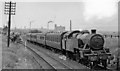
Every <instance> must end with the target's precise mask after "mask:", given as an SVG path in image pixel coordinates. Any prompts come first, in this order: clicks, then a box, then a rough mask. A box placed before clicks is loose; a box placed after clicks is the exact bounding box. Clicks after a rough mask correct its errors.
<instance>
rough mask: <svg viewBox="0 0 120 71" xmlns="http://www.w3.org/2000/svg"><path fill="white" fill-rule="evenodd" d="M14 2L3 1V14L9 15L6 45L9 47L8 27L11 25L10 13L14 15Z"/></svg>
mask: <svg viewBox="0 0 120 71" xmlns="http://www.w3.org/2000/svg"><path fill="white" fill-rule="evenodd" d="M15 7H16V3H12V2H11V1H10V2H5V10H4V11H5V12H4V14H6V15H9V20H8V42H7V46H8V47H9V45H10V27H11V15H15V9H16V8H15Z"/></svg>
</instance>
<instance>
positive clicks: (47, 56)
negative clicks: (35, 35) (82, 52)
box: [31, 44, 111, 71]
mask: <svg viewBox="0 0 120 71" xmlns="http://www.w3.org/2000/svg"><path fill="white" fill-rule="evenodd" d="M31 45H33V47H34V46H35V47H36V48H35V49H36V50H37V53H38V54H42V55H43V54H45V56H44V55H43V57H46V58H47V59H45V60H46V61H49V60H52V61H50V63H51V62H54V63H51V66H53V68H54V69H74V68H72V67H70V66H68V65H66V64H64V63H63V62H60V61H58V60H57V59H55V58H53V57H52V56H50V55H48V54H47V53H45V52H43V51H40V50H38V49H37V48H38V46H36V45H34V44H31ZM35 49H33V50H35ZM36 50H35V52H36ZM41 52H42V53H41ZM42 55H41V56H42ZM53 60H54V61H53ZM48 63H49V62H48ZM56 64H57V65H56ZM83 65H84V64H83ZM87 68H88V69H90V68H89V67H87ZM99 69H100V70H104V69H103V67H101V66H97V69H95V70H99ZM92 70H93V69H92ZM106 70H109V71H111V70H110V69H106Z"/></svg>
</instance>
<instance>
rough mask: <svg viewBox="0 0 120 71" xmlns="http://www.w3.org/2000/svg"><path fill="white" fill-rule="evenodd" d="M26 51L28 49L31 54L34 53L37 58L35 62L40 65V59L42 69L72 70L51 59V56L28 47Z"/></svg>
mask: <svg viewBox="0 0 120 71" xmlns="http://www.w3.org/2000/svg"><path fill="white" fill-rule="evenodd" d="M22 44H23V45H24V46H26V45H25V44H24V43H22ZM26 48H27V49H29V50H30V51H31V52H33V53H34V55H35V56H36V57H37V59H36V60H37V62H38V63H39V64H40V63H41V62H39V60H41V59H42V63H41V64H40V65H42V68H43V69H54V70H57V69H72V67H69V66H68V65H66V64H64V63H62V62H61V61H58V60H57V59H55V58H53V57H52V56H50V55H48V54H46V53H45V52H42V51H38V50H37V49H34V48H32V47H30V46H26Z"/></svg>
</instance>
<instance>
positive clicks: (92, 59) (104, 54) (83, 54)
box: [26, 29, 112, 68]
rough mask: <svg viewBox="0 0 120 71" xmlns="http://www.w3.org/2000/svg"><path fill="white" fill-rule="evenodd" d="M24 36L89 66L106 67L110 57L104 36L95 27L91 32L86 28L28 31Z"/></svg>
mask: <svg viewBox="0 0 120 71" xmlns="http://www.w3.org/2000/svg"><path fill="white" fill-rule="evenodd" d="M26 37H27V40H28V41H32V42H34V43H39V44H42V45H45V46H47V48H50V49H52V50H54V51H57V52H60V53H62V54H64V55H66V56H67V57H68V58H70V59H74V60H76V61H77V62H82V63H83V64H85V65H87V66H90V67H91V68H94V67H95V66H97V65H101V66H103V67H104V68H106V67H107V64H108V63H109V61H110V59H111V57H112V56H111V53H110V51H109V49H108V48H104V43H105V40H104V37H103V36H102V35H101V34H97V33H96V30H95V29H93V30H91V33H90V32H89V31H88V30H83V31H79V30H75V31H65V32H54V33H29V34H27V35H26Z"/></svg>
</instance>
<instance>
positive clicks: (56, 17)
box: [0, 0, 118, 31]
mask: <svg viewBox="0 0 120 71" xmlns="http://www.w3.org/2000/svg"><path fill="white" fill-rule="evenodd" d="M33 1H34V0H33ZM0 10H1V11H0V14H1V15H0V22H1V21H2V24H0V26H3V25H5V24H7V21H8V16H6V15H4V2H0ZM1 18H2V19H1ZM50 20H51V21H54V22H53V23H49V28H50V29H54V24H57V25H61V26H65V27H66V30H69V22H70V20H72V28H73V29H91V28H96V29H98V30H102V31H117V30H118V6H117V0H80V2H36V1H35V2H29V1H27V2H16V15H15V16H12V25H11V27H12V28H14V27H15V26H16V27H17V28H24V27H26V28H30V21H32V24H31V27H32V28H41V27H43V28H47V23H48V21H50Z"/></svg>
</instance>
